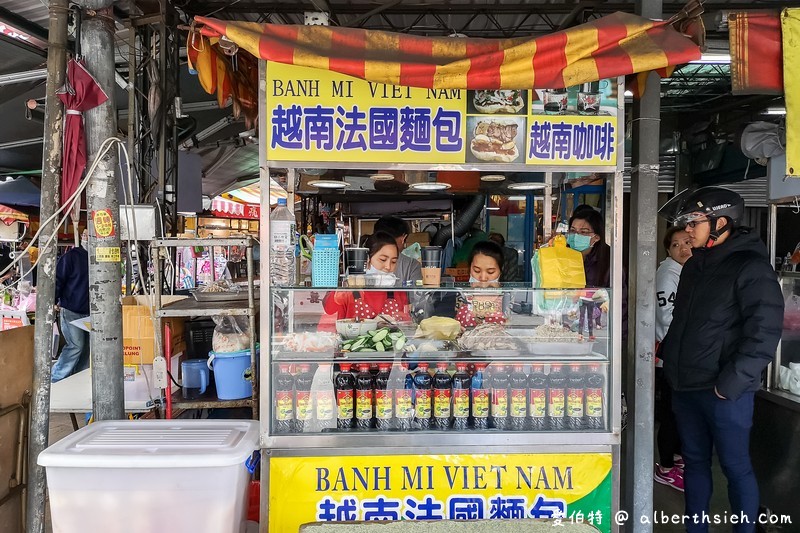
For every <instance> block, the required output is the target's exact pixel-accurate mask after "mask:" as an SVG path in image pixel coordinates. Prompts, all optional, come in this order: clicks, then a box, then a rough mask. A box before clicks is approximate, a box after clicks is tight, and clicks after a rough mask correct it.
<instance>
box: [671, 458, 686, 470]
mask: <svg viewBox="0 0 800 533" xmlns="http://www.w3.org/2000/svg"><path fill="white" fill-rule="evenodd" d="M672 461H673V463H674V464H675V467H676V468H678V469H679V470H680V471H681V472H683V470H684V468H686V463H684V462H683V457H681V456H680V455H673V456H672Z"/></svg>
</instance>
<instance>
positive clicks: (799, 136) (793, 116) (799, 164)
mask: <svg viewBox="0 0 800 533" xmlns="http://www.w3.org/2000/svg"><path fill="white" fill-rule="evenodd" d="M780 20H781V34H782V37H783V82H784V85H785V88H784V92H785V95H786V96H785V100H786V174H787V175H788V176H793V177H795V178H800V132H798V130H799V129H800V94H798V93H800V49H798V48H800V47H798V46H797V43H798V42H800V8H793V9H784V10H783V11H782V12H781V19H780Z"/></svg>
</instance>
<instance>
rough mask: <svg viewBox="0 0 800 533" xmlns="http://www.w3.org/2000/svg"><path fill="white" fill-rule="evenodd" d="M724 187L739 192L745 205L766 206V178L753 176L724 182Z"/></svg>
mask: <svg viewBox="0 0 800 533" xmlns="http://www.w3.org/2000/svg"><path fill="white" fill-rule="evenodd" d="M723 186H724V187H726V188H728V189H730V190H732V191H735V192H737V193H739V195H740V196H741V197H742V198H744V205H745V207H766V206H767V178H755V179H751V180H744V181H738V182H736V183H728V184H724V185H723Z"/></svg>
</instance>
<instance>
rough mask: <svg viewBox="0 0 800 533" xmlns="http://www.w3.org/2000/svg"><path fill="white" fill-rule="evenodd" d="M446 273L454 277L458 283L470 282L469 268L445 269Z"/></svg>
mask: <svg viewBox="0 0 800 533" xmlns="http://www.w3.org/2000/svg"><path fill="white" fill-rule="evenodd" d="M444 273H445V274H447V275H448V276H452V277H454V278H455V280H456V281H469V268H466V267H462V268H445V269H444Z"/></svg>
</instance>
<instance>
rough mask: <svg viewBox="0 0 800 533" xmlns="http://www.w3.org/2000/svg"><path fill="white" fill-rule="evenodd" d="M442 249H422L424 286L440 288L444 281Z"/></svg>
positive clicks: (426, 247)
mask: <svg viewBox="0 0 800 533" xmlns="http://www.w3.org/2000/svg"><path fill="white" fill-rule="evenodd" d="M441 263H442V247H441V246H424V247H423V248H422V284H423V285H425V286H426V287H438V286H439V284H440V283H441V281H442V267H441Z"/></svg>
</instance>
